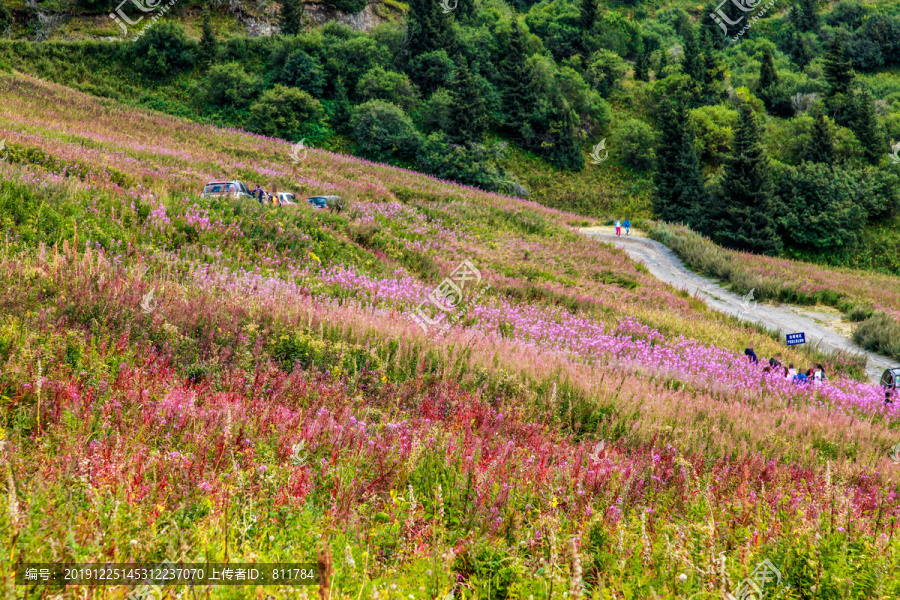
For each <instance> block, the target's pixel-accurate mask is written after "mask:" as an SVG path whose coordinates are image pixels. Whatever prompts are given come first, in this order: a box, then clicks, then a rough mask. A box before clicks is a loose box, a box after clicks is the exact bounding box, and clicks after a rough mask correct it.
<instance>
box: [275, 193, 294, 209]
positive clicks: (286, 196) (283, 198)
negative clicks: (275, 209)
mask: <svg viewBox="0 0 900 600" xmlns="http://www.w3.org/2000/svg"><path fill="white" fill-rule="evenodd" d="M278 200H279V202H281V205H282V206H290V205H292V204H297V202H295V201H294V195H293V194H292V193H290V192H278Z"/></svg>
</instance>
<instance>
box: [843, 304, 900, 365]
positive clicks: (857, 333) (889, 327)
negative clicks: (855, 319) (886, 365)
mask: <svg viewBox="0 0 900 600" xmlns="http://www.w3.org/2000/svg"><path fill="white" fill-rule="evenodd" d="M853 341H854V342H856V343H857V344H859V345H860V346H862V347H863V348H865V349H866V350H871V351H872V352H878V353H879V354H886V355H888V356H893V357H894V358H897V357H900V324H898V323H897V321H895V320H894V318H893V317H891V316H890V315H889V314H887V313H885V312H881V311H879V312H876V313H875V314H873V315H872V316H871V317H869V318H868V319H866V320H865V321H863V322H862V323H860V324H859V325H857V326H856V329H855V330H854V331H853Z"/></svg>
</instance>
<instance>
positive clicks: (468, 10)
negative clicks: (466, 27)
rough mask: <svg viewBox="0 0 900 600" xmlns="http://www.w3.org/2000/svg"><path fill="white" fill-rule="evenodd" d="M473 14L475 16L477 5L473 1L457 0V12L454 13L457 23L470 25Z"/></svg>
mask: <svg viewBox="0 0 900 600" xmlns="http://www.w3.org/2000/svg"><path fill="white" fill-rule="evenodd" d="M473 14H475V3H474V2H473V0H457V2H456V10H454V11H453V16H454V17H456V20H457V21H459V22H460V23H468V22H470V21H471V20H472V15H473Z"/></svg>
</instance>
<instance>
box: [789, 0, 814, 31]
mask: <svg viewBox="0 0 900 600" xmlns="http://www.w3.org/2000/svg"><path fill="white" fill-rule="evenodd" d="M790 20H791V22H792V23H793V24H794V27H796V28H797V29H798V30H799V31H815V30H817V29H818V28H819V2H818V0H799V1H798V2H797V4H795V5H794V7H793V8H792V9H791V14H790Z"/></svg>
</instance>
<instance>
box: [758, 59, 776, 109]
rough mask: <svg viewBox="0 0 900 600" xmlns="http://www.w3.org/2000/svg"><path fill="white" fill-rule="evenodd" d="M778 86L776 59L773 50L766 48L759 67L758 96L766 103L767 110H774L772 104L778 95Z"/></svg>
mask: <svg viewBox="0 0 900 600" xmlns="http://www.w3.org/2000/svg"><path fill="white" fill-rule="evenodd" d="M777 85H778V71H776V70H775V57H774V56H772V50H771V49H770V48H766V49H765V50H763V56H762V62H761V63H760V66H759V85H758V86H757V90H756V94H757V96H759V97H760V98H761V99H762V101H763V102H764V103H765V105H766V108H768V109H770V110H771V109H772V103H773V100H774V99H775V95H776V90H775V88H776V86H777Z"/></svg>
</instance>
